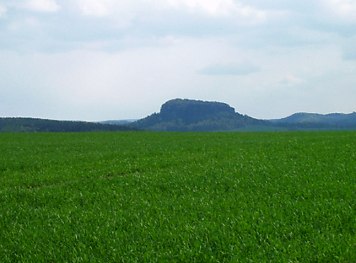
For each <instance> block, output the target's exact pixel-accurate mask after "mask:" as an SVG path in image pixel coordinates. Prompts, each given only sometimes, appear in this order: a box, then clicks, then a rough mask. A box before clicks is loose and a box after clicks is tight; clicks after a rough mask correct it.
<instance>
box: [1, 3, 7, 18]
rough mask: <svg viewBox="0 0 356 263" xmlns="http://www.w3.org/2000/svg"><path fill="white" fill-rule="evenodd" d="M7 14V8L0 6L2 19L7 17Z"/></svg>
mask: <svg viewBox="0 0 356 263" xmlns="http://www.w3.org/2000/svg"><path fill="white" fill-rule="evenodd" d="M6 13H7V8H6V7H5V6H3V5H0V18H1V17H3V16H4V15H6Z"/></svg>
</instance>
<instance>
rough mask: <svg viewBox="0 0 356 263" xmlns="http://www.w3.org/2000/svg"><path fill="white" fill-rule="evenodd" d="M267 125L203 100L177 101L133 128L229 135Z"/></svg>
mask: <svg viewBox="0 0 356 263" xmlns="http://www.w3.org/2000/svg"><path fill="white" fill-rule="evenodd" d="M251 125H252V126H259V125H260V126H263V125H268V124H267V122H265V121H262V120H257V119H254V118H251V117H249V116H247V115H242V114H240V113H237V112H235V109H234V108H232V107H230V106H229V105H228V104H225V103H221V102H207V101H200V100H188V99H174V100H170V101H168V102H166V103H164V104H163V105H162V107H161V110H160V112H159V113H154V114H152V115H150V116H148V117H146V118H144V119H141V120H139V121H136V122H134V123H133V124H132V126H133V127H137V128H140V129H145V130H160V131H229V130H238V129H243V128H245V127H248V126H251Z"/></svg>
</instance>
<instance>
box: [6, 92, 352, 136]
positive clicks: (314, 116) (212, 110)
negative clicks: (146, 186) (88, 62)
mask: <svg viewBox="0 0 356 263" xmlns="http://www.w3.org/2000/svg"><path fill="white" fill-rule="evenodd" d="M347 129H349V130H356V112H353V113H350V114H343V113H330V114H318V113H305V112H300V113H295V114H292V115H290V116H288V117H285V118H281V119H274V120H259V119H255V118H253V117H250V116H248V115H243V114H240V113H239V112H236V111H235V109H234V108H233V107H231V106H230V105H228V104H226V103H222V102H209V101H201V100H189V99H173V100H169V101H167V102H166V103H164V104H163V105H162V106H161V109H160V112H159V113H153V114H151V115H149V116H148V117H146V118H143V119H140V120H130V119H128V120H110V121H103V122H83V121H58V120H46V119H38V118H0V132H85V131H128V130H152V131H283V130H347Z"/></svg>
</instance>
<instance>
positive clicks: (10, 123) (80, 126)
mask: <svg viewBox="0 0 356 263" xmlns="http://www.w3.org/2000/svg"><path fill="white" fill-rule="evenodd" d="M127 130H132V128H130V127H128V126H120V125H109V124H100V123H93V122H82V121H56V120H45V119H33V118H0V132H87V131H127Z"/></svg>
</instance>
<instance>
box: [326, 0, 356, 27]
mask: <svg viewBox="0 0 356 263" xmlns="http://www.w3.org/2000/svg"><path fill="white" fill-rule="evenodd" d="M320 1H321V3H322V5H323V6H324V7H326V9H327V10H328V12H329V13H331V14H332V15H334V16H337V17H338V18H339V19H341V20H346V21H351V22H356V1H355V0H324V1H322V0H320Z"/></svg>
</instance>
